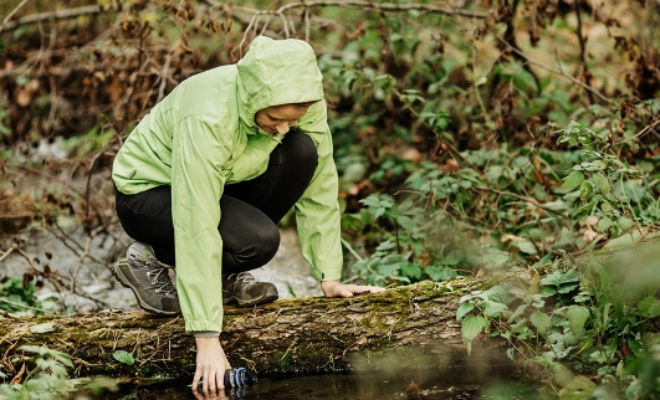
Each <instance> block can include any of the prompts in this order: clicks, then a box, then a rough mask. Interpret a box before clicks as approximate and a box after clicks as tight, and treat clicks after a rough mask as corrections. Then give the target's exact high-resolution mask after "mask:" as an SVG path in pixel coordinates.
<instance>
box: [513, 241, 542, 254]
mask: <svg viewBox="0 0 660 400" xmlns="http://www.w3.org/2000/svg"><path fill="white" fill-rule="evenodd" d="M511 244H512V245H513V246H515V247H517V248H518V250H520V251H521V252H523V253H525V254H536V253H537V251H536V247H535V246H534V244H533V243H532V242H530V241H529V240H527V239H523V240H516V241H515V242H513V243H511Z"/></svg>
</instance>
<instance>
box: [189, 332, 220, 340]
mask: <svg viewBox="0 0 660 400" xmlns="http://www.w3.org/2000/svg"><path fill="white" fill-rule="evenodd" d="M191 333H192V334H193V335H194V336H195V338H201V339H212V338H217V337H220V332H216V331H196V332H191Z"/></svg>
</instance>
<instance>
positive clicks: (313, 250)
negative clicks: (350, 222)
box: [295, 101, 343, 281]
mask: <svg viewBox="0 0 660 400" xmlns="http://www.w3.org/2000/svg"><path fill="white" fill-rule="evenodd" d="M299 127H300V129H302V130H303V131H305V132H306V133H307V134H308V135H309V136H310V137H311V138H312V140H313V141H314V144H316V149H317V153H318V166H317V167H316V171H314V175H313V176H312V180H311V182H310V184H309V186H308V187H307V189H306V190H305V192H304V193H303V195H302V196H301V197H300V199H299V200H298V201H297V202H296V204H295V215H296V225H297V229H298V238H299V240H300V247H301V249H302V253H303V255H304V257H305V258H306V259H307V261H309V263H310V264H311V266H312V274H313V275H314V277H315V278H316V279H317V280H319V281H332V280H339V279H340V278H341V271H342V265H343V255H342V250H341V242H340V235H341V226H340V213H339V202H338V200H337V195H338V177H337V168H336V166H335V162H334V160H333V158H332V151H333V148H332V136H331V134H330V128H329V127H328V121H327V109H326V103H325V101H319V102H317V103H315V104H313V105H312V106H311V107H310V108H309V110H308V111H307V113H306V114H305V116H304V117H303V118H302V119H301V121H300V123H299Z"/></svg>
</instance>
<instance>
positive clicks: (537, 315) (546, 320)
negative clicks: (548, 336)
mask: <svg viewBox="0 0 660 400" xmlns="http://www.w3.org/2000/svg"><path fill="white" fill-rule="evenodd" d="M529 322H531V323H532V325H534V328H536V331H537V332H538V333H541V334H545V332H547V330H548V328H549V327H550V317H549V316H548V315H547V314H545V313H542V312H540V311H534V312H533V313H532V315H530V316H529Z"/></svg>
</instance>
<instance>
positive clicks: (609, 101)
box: [495, 35, 612, 104]
mask: <svg viewBox="0 0 660 400" xmlns="http://www.w3.org/2000/svg"><path fill="white" fill-rule="evenodd" d="M495 37H496V38H497V39H498V40H499V41H500V42H502V43H504V44H505V45H506V46H507V48H509V50H511V51H513V52H514V53H517V54H519V55H520V56H522V57H524V58H525V60H527V62H529V63H530V64H533V65H536V66H537V67H539V68H542V69H544V70H546V71H549V72H552V73H554V74H557V75H560V76H563V77H564V78H566V79H568V80H569V81H571V82H573V83H575V84H576V85H579V86H582V87H583V88H584V89H586V90H588V91H590V92H592V93H593V94H594V95H596V97H598V98H599V99H601V100H602V101H604V102H606V103H608V104H611V103H612V100H611V99H609V98H608V97H606V96H605V95H604V94H602V93H601V92H599V91H598V90H597V89H595V88H593V87H591V86H589V85H587V84H586V83H584V82H582V81H581V80H579V79H577V78H575V77H574V76H572V75H569V74H567V73H565V72H563V71H562V70H557V69H555V68H552V67H550V66H547V65H545V64H542V63H540V62H538V61H536V60H532V59H531V58H529V57H528V56H527V55H526V54H525V53H523V52H522V51H520V50H518V49H516V48H515V47H513V46H511V44H509V42H507V41H506V40H504V39H503V38H502V37H501V36H499V35H496V36H495Z"/></svg>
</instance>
